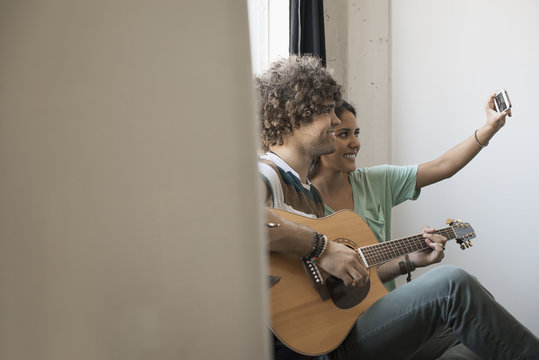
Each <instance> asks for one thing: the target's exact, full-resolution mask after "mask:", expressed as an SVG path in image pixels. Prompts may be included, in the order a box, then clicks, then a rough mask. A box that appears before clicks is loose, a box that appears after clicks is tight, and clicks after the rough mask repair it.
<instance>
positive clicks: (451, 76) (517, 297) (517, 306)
mask: <svg viewBox="0 0 539 360" xmlns="http://www.w3.org/2000/svg"><path fill="white" fill-rule="evenodd" d="M537 14H539V2H537V1H533V0H529V1H526V0H516V1H511V2H507V1H499V0H496V1H486V0H485V1H465V0H457V1H441V0H431V1H425V0H424V1H421V0H408V1H393V2H392V32H391V36H392V39H391V43H392V59H391V61H392V74H391V76H392V79H393V84H392V99H393V101H392V113H393V116H392V133H393V136H392V147H393V149H392V153H391V154H392V162H393V163H395V164H411V163H421V162H425V161H428V160H430V159H432V158H434V157H436V156H439V155H441V154H442V153H443V152H444V151H446V150H447V149H449V148H450V147H451V146H452V145H454V144H456V143H458V142H460V141H462V140H464V139H465V138H466V137H468V136H470V135H471V134H473V132H474V130H475V129H476V128H478V127H480V126H481V125H482V124H483V123H484V121H485V115H484V111H483V104H484V102H485V100H486V98H487V96H488V95H489V93H490V92H491V91H493V90H494V89H498V88H507V89H508V91H509V94H510V97H511V100H512V102H513V105H514V111H513V117H512V118H509V119H508V121H507V125H506V126H505V127H504V128H503V129H502V130H500V132H499V133H498V134H497V135H496V136H495V137H494V138H493V139H492V141H491V142H490V145H489V146H488V147H487V148H486V149H484V150H482V151H481V153H480V154H479V155H478V156H477V157H476V159H474V160H473V161H472V163H471V164H470V165H469V166H468V167H466V168H465V169H464V170H462V171H461V172H460V173H458V174H457V175H455V176H454V177H453V178H452V179H450V180H446V181H444V182H442V183H439V184H436V185H433V186H431V187H429V188H426V189H424V190H423V192H422V196H421V197H420V199H419V200H418V201H416V202H414V203H411V202H409V203H406V204H404V205H402V206H400V207H398V208H396V210H395V211H394V226H393V235H394V236H404V235H409V234H415V233H417V232H419V230H420V228H421V226H422V225H423V224H430V225H432V226H436V227H442V226H443V225H444V220H445V219H446V218H447V217H456V218H461V219H463V220H465V221H468V222H470V223H471V224H472V225H473V227H474V228H475V230H476V232H477V234H478V237H477V239H476V241H475V246H474V248H472V249H468V250H466V251H464V252H462V251H461V250H460V249H458V248H457V246H456V245H455V246H448V247H447V254H446V258H445V259H444V263H452V264H457V265H459V266H461V267H463V268H465V269H467V270H469V271H470V272H471V273H473V274H474V275H476V276H477V277H478V278H479V279H480V280H481V282H482V283H483V284H484V285H485V286H486V287H487V288H488V289H489V290H490V291H491V292H492V293H493V295H494V296H495V297H496V299H497V300H498V301H499V302H500V303H502V304H503V305H504V306H506V308H507V309H508V310H509V311H510V312H511V313H513V314H514V315H515V316H516V317H517V319H518V320H520V321H521V322H523V323H524V324H525V325H527V326H528V327H529V328H530V329H531V330H532V331H533V332H534V333H535V334H536V335H539V316H538V315H537V310H536V308H537V299H539V288H538V287H537V286H536V284H538V283H539V265H538V262H537V258H538V257H537V254H539V242H538V241H537V240H536V236H537V235H536V233H535V231H534V230H533V226H534V224H535V223H536V222H537V214H538V211H537V203H538V202H539V189H538V187H537V177H538V176H539V164H538V162H537V154H538V153H539V143H538V142H537V134H538V133H539V121H538V119H537V114H536V112H537V110H536V109H535V105H536V104H537V98H538V97H539V91H538V90H537V89H538V85H537V84H539V71H538V70H537V64H539V41H538V38H537V34H539V22H537Z"/></svg>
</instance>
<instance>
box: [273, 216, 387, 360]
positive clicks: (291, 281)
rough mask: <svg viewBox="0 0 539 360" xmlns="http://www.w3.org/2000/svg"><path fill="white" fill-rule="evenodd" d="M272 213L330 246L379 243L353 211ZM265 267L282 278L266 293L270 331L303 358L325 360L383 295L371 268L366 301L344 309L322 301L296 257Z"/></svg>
mask: <svg viewBox="0 0 539 360" xmlns="http://www.w3.org/2000/svg"><path fill="white" fill-rule="evenodd" d="M274 211H275V212H277V213H278V214H279V215H280V216H282V217H284V218H286V219H288V220H291V221H293V222H295V223H298V224H303V225H306V226H308V227H310V228H312V229H314V230H316V231H317V232H319V233H322V234H324V235H326V236H327V237H328V239H329V240H330V241H337V242H341V241H342V240H341V239H346V240H347V244H348V246H351V247H354V248H355V249H357V248H361V247H364V246H368V245H372V244H377V243H378V241H377V240H376V237H375V236H374V234H373V233H372V231H371V229H370V228H369V226H368V225H367V223H366V222H365V221H364V220H363V219H362V218H361V217H360V216H359V215H357V214H356V213H354V212H353V211H349V210H342V211H339V212H336V213H334V214H332V215H330V216H328V217H324V218H319V219H311V218H307V217H304V216H301V215H296V214H293V213H290V212H287V211H283V210H276V209H274ZM269 266H270V269H269V274H270V275H272V276H277V277H279V278H280V279H279V281H278V282H276V283H275V284H274V285H273V286H272V287H271V289H270V296H271V303H270V305H271V322H270V325H271V328H272V330H273V332H274V334H275V335H276V336H277V337H278V338H279V339H280V340H281V341H282V342H283V343H284V344H285V345H287V346H288V347H290V348H291V349H293V350H294V351H296V352H299V353H302V354H306V355H320V354H324V353H327V352H329V351H331V350H333V349H335V348H336V347H337V346H339V344H340V343H341V342H342V341H343V340H344V338H345V337H346V335H347V334H348V333H349V332H350V330H351V329H352V327H353V326H354V324H355V322H356V320H357V318H358V317H359V316H360V315H361V314H362V313H363V312H364V311H365V310H367V308H369V306H371V305H372V304H373V303H374V302H375V301H376V300H378V299H379V298H381V297H382V296H384V295H385V294H387V290H386V288H385V287H384V285H383V284H382V282H381V281H380V279H379V278H378V275H377V271H376V267H372V268H370V269H369V274H370V275H369V277H370V288H368V289H367V290H366V291H368V293H367V294H366V297H365V298H364V299H363V300H362V301H361V302H360V303H359V304H357V305H355V306H352V307H350V308H346V309H343V308H339V307H337V306H336V305H335V303H334V302H333V301H332V299H327V300H322V299H321V297H320V295H319V293H318V292H317V290H316V289H315V288H314V287H313V285H312V283H311V281H310V279H309V276H308V275H307V273H306V271H305V269H304V267H303V263H302V262H301V261H300V260H299V259H298V258H297V257H296V256H290V255H285V254H283V253H276V252H272V253H271V255H270V264H269ZM326 276H327V275H324V274H323V277H326Z"/></svg>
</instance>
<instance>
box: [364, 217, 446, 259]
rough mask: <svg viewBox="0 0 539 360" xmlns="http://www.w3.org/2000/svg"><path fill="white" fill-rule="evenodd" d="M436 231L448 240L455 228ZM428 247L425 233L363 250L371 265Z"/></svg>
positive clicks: (370, 246) (374, 245) (366, 247)
mask: <svg viewBox="0 0 539 360" xmlns="http://www.w3.org/2000/svg"><path fill="white" fill-rule="evenodd" d="M435 233H436V234H440V235H443V236H445V237H446V238H447V239H448V240H449V239H453V238H454V233H453V229H452V228H450V227H449V228H444V229H440V230H436V231H435ZM428 247H429V246H428V245H427V243H426V242H425V238H424V237H423V235H421V234H419V235H414V236H409V237H406V238H402V239H396V240H391V241H385V242H381V243H378V244H373V245H369V246H365V247H362V248H361V251H362V253H363V256H365V259H366V260H367V264H368V266H369V267H371V266H374V265H379V264H382V263H384V262H387V261H389V260H392V259H396V258H398V257H400V256H402V255H406V254H409V253H412V252H415V251H418V250H423V249H426V248H428Z"/></svg>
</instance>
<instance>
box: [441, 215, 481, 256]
mask: <svg viewBox="0 0 539 360" xmlns="http://www.w3.org/2000/svg"><path fill="white" fill-rule="evenodd" d="M446 224H447V225H449V226H450V227H451V228H452V229H453V231H454V232H455V240H456V241H457V243H459V245H460V248H461V249H462V250H465V249H467V248H469V247H471V246H473V243H472V239H473V238H475V231H474V229H473V228H472V226H471V225H470V224H469V223H465V222H462V220H453V219H447V220H446Z"/></svg>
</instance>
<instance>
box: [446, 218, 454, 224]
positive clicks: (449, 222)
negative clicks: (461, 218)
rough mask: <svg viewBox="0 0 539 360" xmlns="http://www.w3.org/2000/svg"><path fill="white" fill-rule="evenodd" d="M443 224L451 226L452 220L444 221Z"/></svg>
mask: <svg viewBox="0 0 539 360" xmlns="http://www.w3.org/2000/svg"><path fill="white" fill-rule="evenodd" d="M445 223H446V224H447V225H451V224H453V219H447V220H446V221H445Z"/></svg>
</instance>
